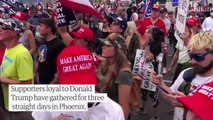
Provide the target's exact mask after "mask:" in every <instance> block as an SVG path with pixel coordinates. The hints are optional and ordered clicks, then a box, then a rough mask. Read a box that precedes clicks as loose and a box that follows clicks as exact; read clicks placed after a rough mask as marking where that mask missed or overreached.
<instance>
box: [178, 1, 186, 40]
mask: <svg viewBox="0 0 213 120" xmlns="http://www.w3.org/2000/svg"><path fill="white" fill-rule="evenodd" d="M188 7H189V0H179V5H178V13H177V18H176V28H177V29H176V32H175V37H176V39H177V40H182V38H181V34H183V33H184V32H185V28H186V19H187V13H188Z"/></svg>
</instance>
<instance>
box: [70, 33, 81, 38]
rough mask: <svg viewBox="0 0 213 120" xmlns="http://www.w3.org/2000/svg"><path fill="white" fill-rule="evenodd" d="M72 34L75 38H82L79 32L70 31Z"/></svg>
mask: <svg viewBox="0 0 213 120" xmlns="http://www.w3.org/2000/svg"><path fill="white" fill-rule="evenodd" d="M72 34H73V36H75V37H76V38H80V39H81V38H83V37H82V35H81V34H79V33H78V32H72Z"/></svg>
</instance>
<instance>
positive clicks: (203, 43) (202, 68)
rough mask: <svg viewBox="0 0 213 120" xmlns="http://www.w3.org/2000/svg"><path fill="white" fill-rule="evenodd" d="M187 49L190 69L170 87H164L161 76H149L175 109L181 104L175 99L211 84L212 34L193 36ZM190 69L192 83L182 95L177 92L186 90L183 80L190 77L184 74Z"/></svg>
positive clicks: (212, 69) (212, 61)
mask: <svg viewBox="0 0 213 120" xmlns="http://www.w3.org/2000/svg"><path fill="white" fill-rule="evenodd" d="M187 47H188V49H189V56H190V58H191V64H192V68H188V69H185V70H183V71H182V72H181V73H180V75H179V76H178V78H177V79H176V81H175V83H174V84H173V85H172V86H171V87H168V86H166V85H165V84H164V83H163V82H162V76H161V75H157V74H155V73H153V74H152V75H151V81H152V82H153V83H156V84H158V85H159V86H160V87H161V88H163V89H165V90H166V91H167V92H168V93H169V94H167V93H165V92H162V95H163V97H164V98H165V99H166V100H168V101H169V102H170V103H171V104H172V105H174V106H176V107H182V104H181V103H180V102H178V101H177V97H180V96H185V95H187V96H191V95H193V94H194V92H195V91H196V90H197V89H199V88H200V87H201V86H202V85H204V84H206V83H209V82H213V32H203V33H198V34H196V35H194V36H193V37H192V38H191V40H190V41H189V43H188V46H187ZM190 69H192V70H193V71H194V76H193V78H192V81H190V82H189V83H188V90H187V91H188V92H187V93H186V92H185V94H184V93H182V92H179V91H181V89H182V91H183V92H184V91H185V90H186V89H187V87H186V85H184V83H186V82H188V81H186V80H184V78H186V77H188V78H189V76H190V75H189V74H187V75H186V74H185V72H186V71H189V70H190ZM184 76H185V77H184ZM183 86H184V87H183ZM179 110H181V109H179ZM174 117H175V118H174V119H181V114H179V116H174ZM182 117H183V109H182Z"/></svg>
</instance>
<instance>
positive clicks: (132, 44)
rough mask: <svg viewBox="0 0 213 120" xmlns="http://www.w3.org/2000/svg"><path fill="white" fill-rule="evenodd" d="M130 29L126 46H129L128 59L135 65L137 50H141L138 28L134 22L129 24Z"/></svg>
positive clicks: (127, 32) (127, 31) (127, 33)
mask: <svg viewBox="0 0 213 120" xmlns="http://www.w3.org/2000/svg"><path fill="white" fill-rule="evenodd" d="M127 25H128V27H127V30H126V44H127V49H128V52H127V58H128V60H129V62H130V63H131V64H132V65H133V64H134V60H135V54H136V50H137V49H139V48H140V44H139V36H138V30H137V26H136V24H135V22H134V21H130V22H128V23H127Z"/></svg>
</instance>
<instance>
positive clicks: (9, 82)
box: [0, 76, 32, 84]
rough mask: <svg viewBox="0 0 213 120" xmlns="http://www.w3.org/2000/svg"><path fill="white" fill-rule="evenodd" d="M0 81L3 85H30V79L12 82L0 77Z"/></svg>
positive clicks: (12, 80)
mask: <svg viewBox="0 0 213 120" xmlns="http://www.w3.org/2000/svg"><path fill="white" fill-rule="evenodd" d="M0 81H1V82H2V83H4V84H32V79H30V80H25V81H20V80H14V79H10V78H7V77H3V76H0Z"/></svg>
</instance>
